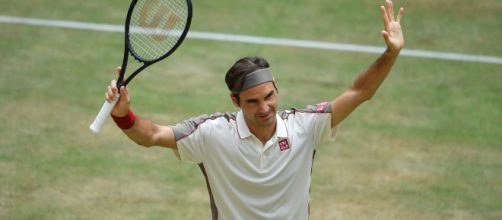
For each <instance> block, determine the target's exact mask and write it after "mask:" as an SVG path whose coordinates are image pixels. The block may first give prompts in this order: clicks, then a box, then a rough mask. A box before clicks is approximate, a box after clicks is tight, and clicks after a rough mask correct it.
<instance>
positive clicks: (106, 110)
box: [89, 94, 120, 134]
mask: <svg viewBox="0 0 502 220" xmlns="http://www.w3.org/2000/svg"><path fill="white" fill-rule="evenodd" d="M119 98H120V94H115V98H114V99H113V100H112V102H107V101H105V103H103V106H102V107H101V110H99V113H98V115H97V116H96V119H94V122H92V124H91V126H89V129H91V131H92V132H94V133H96V134H97V133H99V132H100V131H101V127H103V124H104V123H105V122H106V119H108V118H109V117H110V113H111V112H112V109H113V107H114V106H115V104H116V103H117V101H118V100H119Z"/></svg>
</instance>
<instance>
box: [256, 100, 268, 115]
mask: <svg viewBox="0 0 502 220" xmlns="http://www.w3.org/2000/svg"><path fill="white" fill-rule="evenodd" d="M269 111H270V107H269V106H268V104H267V103H266V102H262V103H260V106H258V113H259V114H266V113H268V112H269Z"/></svg>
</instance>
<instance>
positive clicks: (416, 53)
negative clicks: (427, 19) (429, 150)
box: [0, 16, 502, 64]
mask: <svg viewBox="0 0 502 220" xmlns="http://www.w3.org/2000/svg"><path fill="white" fill-rule="evenodd" d="M0 23H9V24H26V25H36V26H49V27H60V28H71V29H84V30H95V31H106V32H123V31H124V27H123V25H111V24H97V23H86V22H76V21H63V20H49V19H37V18H26V17H13V16H0ZM187 37H188V38H193V39H203V40H215V41H231V42H240V43H251V44H267V45H279V46H289V47H302V48H313V49H323V50H338V51H350V52H362V53H382V52H383V51H384V50H385V48H384V47H377V46H365V45H356V44H340V43H331V42H320V41H309V40H295V39H287V38H271V37H257V36H248V35H236V34H223V33H210V32H199V31H189V33H188V36H187ZM400 55H401V56H410V57H423V58H433V59H443V60H456V61H468V62H480V63H494V64H502V57H495V56H482V55H470V54H461V53H447V52H437V51H426V50H414V49H403V50H402V51H401V54H400Z"/></svg>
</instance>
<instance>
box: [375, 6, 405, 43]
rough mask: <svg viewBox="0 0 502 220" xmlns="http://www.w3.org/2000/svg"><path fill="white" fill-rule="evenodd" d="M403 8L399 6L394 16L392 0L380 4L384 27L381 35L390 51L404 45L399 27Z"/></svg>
mask: <svg viewBox="0 0 502 220" xmlns="http://www.w3.org/2000/svg"><path fill="white" fill-rule="evenodd" d="M403 10H404V9H403V8H402V7H401V8H400V9H399V12H398V13H397V17H394V6H393V4H392V0H386V1H385V6H383V5H382V6H380V11H381V12H382V17H383V23H384V28H385V29H384V30H383V31H382V35H383V38H384V40H385V43H386V44H387V48H388V49H389V50H391V51H399V50H401V49H402V48H403V47H404V37H403V31H402V29H401V18H402V16H403Z"/></svg>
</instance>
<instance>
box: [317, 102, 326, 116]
mask: <svg viewBox="0 0 502 220" xmlns="http://www.w3.org/2000/svg"><path fill="white" fill-rule="evenodd" d="M327 105H328V102H327V101H324V102H321V103H319V104H317V109H316V111H317V112H318V113H321V112H323V111H324V108H325V107H326V106H327Z"/></svg>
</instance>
